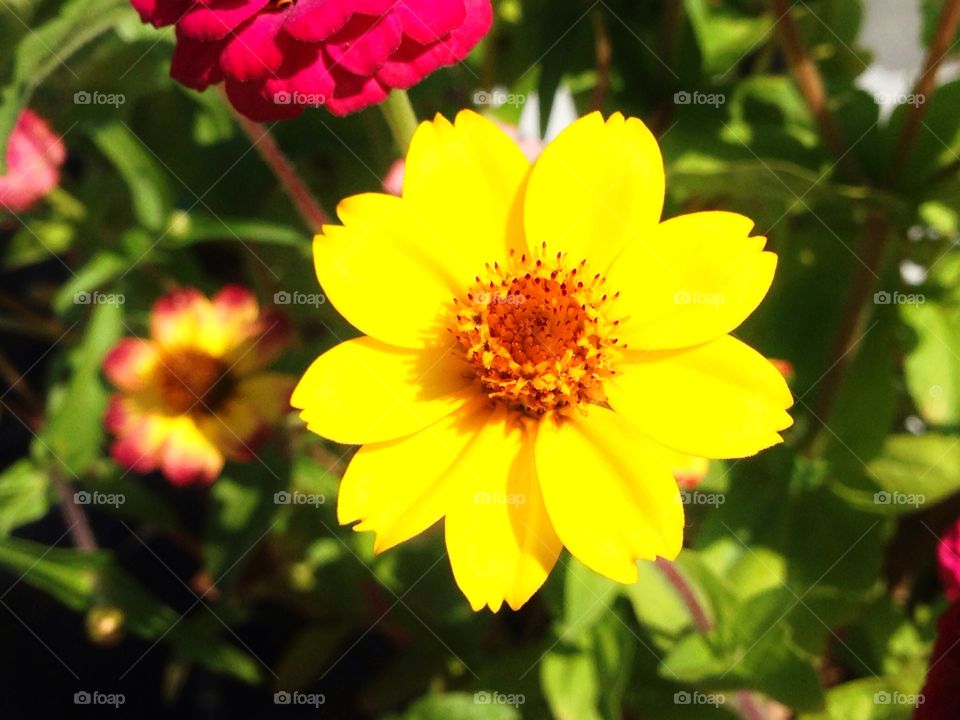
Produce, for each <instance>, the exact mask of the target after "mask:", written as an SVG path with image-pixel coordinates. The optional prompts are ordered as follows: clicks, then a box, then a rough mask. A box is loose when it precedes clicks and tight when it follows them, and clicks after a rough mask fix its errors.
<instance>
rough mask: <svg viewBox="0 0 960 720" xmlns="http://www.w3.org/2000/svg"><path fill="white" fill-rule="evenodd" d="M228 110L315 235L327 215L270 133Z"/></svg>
mask: <svg viewBox="0 0 960 720" xmlns="http://www.w3.org/2000/svg"><path fill="white" fill-rule="evenodd" d="M227 105H228V106H229V107H230V111H231V112H232V113H233V116H234V118H236V121H237V124H238V125H239V126H240V129H241V130H243V132H244V134H245V135H246V136H247V137H248V138H249V139H250V142H251V144H252V145H253V147H254V149H256V151H257V152H258V153H259V154H260V157H261V158H263V161H264V162H265V163H266V164H267V166H268V167H269V168H270V170H271V171H272V172H273V174H274V175H275V176H276V178H277V180H279V181H280V186H281V187H282V188H283V190H284V192H286V194H287V196H288V197H289V198H290V200H291V202H292V203H293V205H294V207H295V208H296V209H297V212H298V213H300V217H301V218H303V222H304V223H305V224H306V226H307V227H308V228H310V230H311V231H312V232H319V231H320V228H321V227H322V226H323V225H326V224H327V223H329V222H330V219H329V216H328V215H327V213H326V212H324V210H323V208H322V207H321V205H320V203H319V201H318V200H317V198H316V197H315V196H314V194H313V193H312V192H311V190H310V188H309V186H308V185H307V184H306V183H305V182H304V180H303V178H302V177H300V174H299V173H298V172H297V170H296V168H295V167H294V166H293V163H291V162H290V160H289V159H288V158H287V156H286V155H284V153H283V150H281V149H280V146H279V145H278V144H277V141H276V140H275V139H274V137H273V135H271V134H270V130H269V129H268V128H267V127H266V126H264V125H262V124H261V123H258V122H254V121H253V120H251V119H250V118H248V117H246V116H245V115H243V114H242V113H240V112H238V111H237V110H236V109H234V107H233V105H230V103H229V101H227Z"/></svg>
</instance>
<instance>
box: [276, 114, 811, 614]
mask: <svg viewBox="0 0 960 720" xmlns="http://www.w3.org/2000/svg"><path fill="white" fill-rule="evenodd" d="M663 200H664V171H663V161H662V159H661V156H660V151H659V148H658V146H657V142H656V140H655V139H654V137H653V135H652V134H651V133H650V131H649V130H648V129H647V128H646V126H644V124H643V123H642V122H640V121H639V120H637V119H634V118H629V119H625V118H624V117H623V116H622V115H619V114H617V115H614V116H612V117H611V118H610V119H609V120H607V121H606V122H604V120H603V118H602V117H601V116H600V114H598V113H596V114H593V115H590V116H588V117H585V118H582V119H581V120H579V121H577V122H576V123H574V124H573V125H572V126H570V127H569V128H568V129H567V130H566V131H564V132H563V133H562V134H561V135H560V136H559V137H558V138H557V139H556V140H555V141H554V142H553V143H551V144H550V145H549V147H547V149H546V150H545V151H544V153H543V155H541V157H540V158H539V159H538V160H537V162H536V164H535V165H534V166H533V167H532V168H531V166H530V163H529V162H528V161H527V159H526V158H525V157H524V155H523V152H522V151H521V150H520V149H519V148H518V147H517V145H516V144H515V143H514V142H512V141H511V140H510V139H509V138H508V137H507V136H506V135H505V134H504V133H503V132H502V131H501V130H499V129H498V128H497V127H496V125H494V124H493V123H492V122H490V121H488V120H486V119H484V118H483V117H481V116H479V115H477V114H475V113H472V112H469V111H465V112H462V113H460V114H459V115H458V116H457V119H456V123H455V124H451V123H450V122H448V121H447V120H445V119H444V118H442V117H439V116H438V117H437V118H436V119H435V120H434V121H433V122H427V123H423V124H422V125H421V126H420V128H419V129H418V131H417V133H416V135H415V137H414V139H413V141H412V144H411V147H410V151H409V153H408V155H407V165H406V176H405V179H404V187H403V195H402V197H401V198H397V197H393V196H388V195H382V194H365V195H358V196H355V197H351V198H348V199H346V200H344V201H343V202H342V203H341V204H340V206H339V208H338V211H337V212H338V215H339V218H340V221H341V222H342V225H340V226H327V227H324V228H323V234H322V235H320V236H318V237H317V238H316V240H315V242H314V253H315V260H316V268H317V275H318V277H319V279H320V283H321V284H322V285H323V288H324V290H325V291H326V293H327V295H328V297H329V298H330V300H331V301H332V302H333V304H334V306H335V307H336V308H337V310H339V311H340V313H342V314H343V316H344V317H345V318H347V319H348V320H349V321H350V322H351V323H352V324H353V325H355V326H356V327H357V328H359V329H360V330H361V331H362V332H363V333H365V335H366V336H365V337H360V338H358V339H355V340H349V341H347V342H343V343H341V344H340V345H338V346H336V347H334V348H333V349H332V350H330V351H329V352H327V353H325V354H324V355H322V356H321V357H320V358H319V359H318V360H316V361H315V362H314V363H313V365H312V366H311V367H310V369H309V370H307V372H306V374H305V375H304V376H303V378H302V379H301V381H300V384H299V386H298V387H297V389H296V390H295V391H294V395H293V399H292V404H293V405H294V407H296V408H299V409H302V411H303V412H302V414H301V417H302V418H303V419H304V420H305V421H306V423H307V425H308V427H309V428H310V429H311V430H313V431H314V432H316V433H317V434H319V435H322V436H324V437H326V438H330V439H332V440H335V441H337V442H341V443H355V444H362V445H363V447H362V448H361V449H360V450H359V452H358V453H357V454H356V456H355V457H354V458H353V461H352V462H351V463H350V466H349V468H348V469H347V472H346V474H345V476H344V478H343V482H342V484H341V487H340V497H339V505H338V515H339V519H340V521H341V522H342V523H344V524H346V523H354V522H358V521H359V524H358V525H357V526H356V529H357V530H372V531H374V532H375V533H376V543H375V549H376V551H378V552H380V551H384V550H386V549H388V548H390V547H393V546H394V545H396V544H398V543H400V542H403V541H404V540H407V539H409V538H411V537H413V536H415V535H417V534H418V533H420V532H422V531H424V530H426V529H427V528H428V527H430V526H431V525H433V524H434V523H435V522H437V521H438V520H439V519H440V518H445V533H446V544H447V550H448V552H449V555H450V562H451V565H452V568H453V574H454V577H455V578H456V580H457V583H458V584H459V586H460V588H461V589H462V590H463V592H464V593H465V594H466V596H467V598H468V599H469V601H470V604H471V606H472V607H473V608H474V609H475V610H476V609H480V608H482V607H483V606H484V605H487V606H489V607H490V608H491V609H492V610H497V609H498V608H499V607H500V606H501V605H502V603H503V601H504V600H505V601H506V602H507V604H508V605H509V606H510V607H512V608H519V607H520V606H521V605H523V604H524V603H525V602H526V601H527V600H528V599H529V598H530V596H531V595H532V594H533V593H534V592H536V590H537V588H539V587H540V586H541V585H542V584H543V582H544V580H545V579H546V577H547V575H548V574H549V572H550V570H551V569H552V567H553V565H554V563H555V562H556V560H557V556H558V554H559V553H560V550H561V547H562V546H566V547H567V548H568V549H569V551H570V552H571V553H572V554H573V555H574V556H575V557H577V558H578V559H579V560H580V561H582V562H583V563H584V564H586V565H587V566H589V567H591V568H593V569H594V570H595V571H597V572H599V573H601V574H603V575H606V576H607V577H610V578H613V579H615V580H618V581H620V582H624V583H629V582H633V581H635V580H636V578H637V567H636V562H637V560H638V559H652V558H655V557H657V556H661V557H665V558H670V559H672V558H674V557H676V555H677V554H678V553H679V551H680V547H681V544H682V540H683V524H684V520H683V506H682V504H681V502H680V498H679V490H678V488H677V483H676V481H675V480H674V478H673V476H672V475H671V471H670V466H669V464H668V463H669V461H668V460H667V459H666V458H667V457H668V454H667V453H664V452H663V450H664V448H667V449H669V450H671V451H674V452H679V453H684V454H688V455H695V456H698V457H704V458H732V457H743V456H747V455H752V454H754V453H756V452H758V451H759V450H761V449H763V448H766V447H768V446H770V445H773V444H775V443H778V442H780V441H781V437H780V435H779V434H778V433H779V431H781V430H784V429H785V428H787V427H788V426H789V425H790V424H791V419H790V417H789V415H788V414H787V413H786V411H785V410H786V408H788V407H789V406H790V405H791V403H792V398H791V396H790V392H789V390H788V389H787V386H786V384H785V383H784V381H783V378H782V377H781V375H780V373H779V372H777V370H776V368H774V367H773V366H772V365H771V364H770V363H769V362H768V361H767V360H766V359H764V358H763V357H762V356H761V355H759V354H758V353H757V352H755V351H754V350H752V349H751V348H749V347H748V346H747V345H745V344H743V343H741V342H740V341H738V340H735V339H734V338H732V337H730V336H729V335H728V334H727V333H729V332H730V331H731V330H733V329H734V328H736V327H737V326H738V325H739V324H740V323H741V322H742V321H743V320H744V319H745V318H746V317H747V316H748V315H749V314H750V313H751V312H752V311H753V310H754V309H755V308H756V307H757V305H758V304H759V303H760V301H761V300H762V299H763V297H764V295H766V293H767V290H768V289H769V287H770V283H771V281H772V278H773V273H774V267H775V265H776V257H775V256H774V255H773V254H771V253H768V252H763V251H762V250H763V246H764V242H765V240H764V238H761V237H750V236H749V234H750V231H751V229H752V228H753V223H752V222H751V221H750V220H748V219H747V218H745V217H742V216H740V215H735V214H732V213H724V212H703V213H696V214H692V215H684V216H681V217H677V218H674V219H671V220H667V221H665V222H662V223H661V222H660V213H661V211H662V208H663Z"/></svg>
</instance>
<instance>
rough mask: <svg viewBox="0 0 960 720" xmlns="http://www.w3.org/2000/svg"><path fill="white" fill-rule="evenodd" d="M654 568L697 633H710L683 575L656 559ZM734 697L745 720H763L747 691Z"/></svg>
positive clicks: (663, 561) (705, 614)
mask: <svg viewBox="0 0 960 720" xmlns="http://www.w3.org/2000/svg"><path fill="white" fill-rule="evenodd" d="M656 566H657V568H658V569H659V570H660V572H662V573H663V576H664V577H665V578H666V579H667V582H669V583H670V584H671V585H672V586H673V589H674V590H676V591H677V594H679V595H680V599H681V600H683V604H684V605H686V607H687V612H689V613H690V617H691V618H693V624H694V625H695V626H696V628H697V632H699V633H700V634H701V635H703V634H706V633H708V632H710V630H711V628H713V623H711V622H710V618H708V617H707V612H706V610H704V608H703V606H702V605H701V604H700V601H699V600H697V594H696V593H695V592H694V591H693V588H692V587H690V585H689V583H687V581H686V579H685V578H684V577H683V575H681V574H680V573H679V572H677V569H676V567H674V565H673V563H672V562H670V561H669V560H664V559H663V558H657V560H656ZM735 695H736V698H737V705H738V706H739V707H740V712H741V714H742V715H743V717H744V718H746V720H763V718H764V713H763V711H762V710H761V709H760V707H759V706H758V705H757V702H756V699H755V698H754V697H753V694H752V693H750V692H748V691H747V690H738V691H737V692H736V693H735Z"/></svg>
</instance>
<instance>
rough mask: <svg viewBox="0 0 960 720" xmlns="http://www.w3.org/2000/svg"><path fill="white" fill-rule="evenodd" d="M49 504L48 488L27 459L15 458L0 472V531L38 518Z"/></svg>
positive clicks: (44, 479)
mask: <svg viewBox="0 0 960 720" xmlns="http://www.w3.org/2000/svg"><path fill="white" fill-rule="evenodd" d="M49 508H50V488H49V482H48V481H47V477H46V475H44V474H43V473H42V472H40V470H38V469H37V467H36V466H35V465H34V464H33V462H31V461H30V460H18V461H17V462H15V463H14V464H13V465H11V466H10V467H8V468H7V469H6V470H4V471H3V473H0V535H7V534H9V533H10V531H11V530H15V529H16V528H18V527H20V526H21V525H26V524H27V523H30V522H33V521H34V520H38V519H40V518H42V517H43V516H44V515H46V514H47V511H48V510H49Z"/></svg>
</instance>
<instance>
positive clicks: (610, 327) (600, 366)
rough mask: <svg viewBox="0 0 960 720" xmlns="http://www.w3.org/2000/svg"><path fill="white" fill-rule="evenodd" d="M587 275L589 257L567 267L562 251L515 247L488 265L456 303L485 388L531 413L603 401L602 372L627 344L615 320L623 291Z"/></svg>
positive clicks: (465, 343)
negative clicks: (549, 254)
mask: <svg viewBox="0 0 960 720" xmlns="http://www.w3.org/2000/svg"><path fill="white" fill-rule="evenodd" d="M605 284H606V281H605V279H604V278H603V277H602V276H601V275H599V274H594V275H592V276H591V275H590V273H589V272H588V271H587V262H586V260H583V261H581V262H580V263H578V264H576V265H573V266H567V264H566V263H565V258H564V256H563V254H562V253H557V255H556V257H555V258H551V259H550V260H549V261H547V260H546V243H544V245H543V246H542V248H541V253H540V257H539V258H533V257H529V256H527V255H521V256H520V258H519V259H518V258H517V257H516V256H515V255H514V254H513V253H511V256H510V259H509V260H508V261H507V263H506V266H505V267H501V266H500V265H499V263H494V265H493V266H492V267H491V266H490V265H487V278H486V279H484V278H481V277H479V276H478V277H477V278H476V285H475V286H474V288H472V289H471V292H469V293H468V294H467V297H466V299H464V300H460V299H457V300H454V302H455V304H456V309H457V315H456V322H455V327H454V328H453V329H452V331H453V332H454V334H455V336H456V338H457V341H458V342H459V344H460V345H461V347H462V348H463V349H464V350H465V352H466V357H467V360H468V361H469V362H470V363H471V365H472V366H473V368H474V372H475V373H476V377H477V379H478V380H479V382H480V386H481V387H482V388H483V390H484V392H485V393H486V394H487V395H488V396H489V397H490V398H491V399H493V400H496V401H498V402H503V403H505V404H506V405H507V406H508V407H509V408H511V409H513V410H519V411H521V412H523V413H525V414H527V415H529V416H531V417H534V418H539V417H542V416H543V415H544V414H546V413H548V412H551V411H554V410H556V411H561V412H562V411H563V410H564V409H566V408H573V407H575V406H577V405H579V404H580V403H582V402H604V401H605V400H606V396H605V394H604V391H603V380H604V378H607V377H610V376H611V375H613V374H614V370H613V368H612V365H613V363H614V361H615V360H616V357H617V356H618V355H619V353H620V351H621V350H622V349H624V348H625V345H623V344H621V343H620V342H619V341H618V339H617V338H616V337H615V330H614V329H615V327H616V326H617V325H618V324H619V322H620V321H619V320H610V319H609V316H610V311H611V306H612V304H613V301H614V300H615V299H616V297H617V296H618V295H619V293H614V294H613V295H608V294H607V293H606V292H605Z"/></svg>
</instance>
